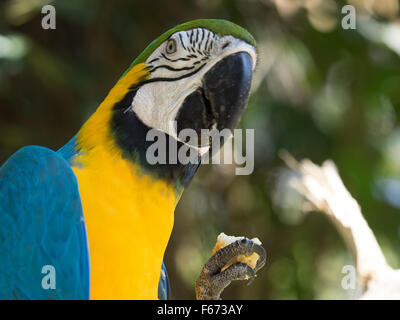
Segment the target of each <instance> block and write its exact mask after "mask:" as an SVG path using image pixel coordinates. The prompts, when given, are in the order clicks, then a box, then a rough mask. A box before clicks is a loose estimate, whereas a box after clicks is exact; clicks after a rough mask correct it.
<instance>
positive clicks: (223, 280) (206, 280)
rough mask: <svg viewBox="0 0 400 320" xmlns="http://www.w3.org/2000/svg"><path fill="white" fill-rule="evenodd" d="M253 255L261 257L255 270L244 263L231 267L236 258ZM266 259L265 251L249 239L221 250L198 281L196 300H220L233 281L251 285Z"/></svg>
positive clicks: (203, 270) (233, 243)
mask: <svg viewBox="0 0 400 320" xmlns="http://www.w3.org/2000/svg"><path fill="white" fill-rule="evenodd" d="M253 253H256V254H258V256H259V258H258V260H257V264H256V266H255V267H254V269H253V268H251V267H250V266H249V265H247V264H246V263H243V262H236V263H233V264H231V265H229V263H230V262H231V261H232V260H233V259H234V258H237V257H238V256H243V255H244V256H250V255H252V254H253ZM266 257H267V255H266V252H265V249H264V248H263V247H262V246H261V245H259V244H256V243H255V242H254V241H252V240H250V239H247V238H243V239H241V240H237V241H235V242H232V243H231V244H229V245H227V246H226V247H223V248H221V249H219V250H218V251H217V252H216V253H215V254H214V255H213V256H212V257H211V258H210V259H209V260H208V261H207V262H206V264H205V265H204V267H203V269H202V271H201V274H200V276H199V278H198V279H197V281H196V298H197V299H198V300H219V299H221V298H220V295H221V293H222V291H223V290H224V289H225V288H226V287H227V286H228V285H229V284H230V283H231V282H232V281H233V280H249V281H248V285H249V284H250V283H251V282H252V281H253V280H254V278H255V276H256V272H257V271H258V270H260V269H261V268H262V267H263V266H264V265H265V261H266ZM227 265H228V267H227V268H226V266H227ZM224 267H225V268H224Z"/></svg>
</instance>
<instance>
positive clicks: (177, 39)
mask: <svg viewBox="0 0 400 320" xmlns="http://www.w3.org/2000/svg"><path fill="white" fill-rule="evenodd" d="M255 47H256V44H255V41H254V39H253V37H252V36H251V35H250V34H249V33H248V32H247V31H246V30H245V29H243V28H241V27H239V26H237V25H235V24H233V23H231V22H228V21H225V20H214V19H212V20H211V19H210V20H208V19H202V20H195V21H191V22H187V23H184V24H181V25H179V26H176V27H174V28H172V29H171V30H169V31H167V32H165V33H164V34H162V35H161V36H160V37H159V38H157V39H156V40H154V41H153V42H152V43H150V45H149V46H148V47H147V48H146V49H145V50H144V51H143V52H142V53H141V54H140V55H139V56H138V57H137V58H136V59H135V60H134V62H133V63H132V64H131V66H130V67H129V69H128V70H127V71H126V72H125V73H124V74H123V75H122V77H121V78H120V79H119V81H118V82H117V84H116V85H115V86H114V87H113V88H112V89H111V91H110V92H109V94H108V95H107V96H106V98H105V100H104V101H103V102H102V103H101V104H100V106H99V107H98V109H97V111H96V112H95V113H94V114H93V115H92V116H91V117H90V118H89V119H88V120H87V121H86V123H84V125H83V126H82V127H81V129H80V130H79V132H78V133H77V134H76V135H75V136H74V137H73V138H72V139H71V140H70V141H69V142H68V143H67V144H66V145H65V146H63V147H62V148H61V149H59V150H58V151H52V150H50V149H47V148H44V147H40V146H28V147H24V148H22V149H20V150H19V151H17V152H16V153H15V154H13V155H12V156H11V157H10V158H9V159H8V160H7V161H6V162H5V163H4V165H3V166H2V167H1V169H0V299H157V298H165V297H166V290H165V287H166V280H165V277H164V274H165V267H164V265H163V256H164V252H165V249H166V246H167V243H168V240H169V237H170V235H171V231H172V227H173V223H174V210H175V207H176V204H177V202H178V200H179V198H180V196H181V194H182V192H183V190H184V188H185V186H186V185H187V184H188V183H189V181H190V180H191V179H192V177H193V175H194V174H195V172H196V170H197V168H198V164H192V163H189V164H179V163H177V164H155V165H151V164H150V163H149V162H148V161H147V160H146V150H147V148H148V147H149V145H150V144H151V143H152V142H149V141H147V139H146V135H147V133H148V132H149V130H152V129H155V130H159V131H161V132H164V133H167V134H168V135H169V136H170V137H173V138H174V139H176V140H177V143H179V144H180V145H182V144H185V143H186V142H185V141H180V140H179V137H178V135H177V130H178V129H183V128H191V129H193V130H195V131H196V132H200V130H201V129H210V128H216V129H224V128H230V129H232V128H234V127H235V126H236V124H237V122H238V121H239V119H240V116H241V114H242V112H243V110H244V108H245V106H246V104H247V99H248V96H249V91H250V86H251V79H252V73H253V71H254V68H255V65H256V59H257V54H256V49H255ZM174 122H175V123H176V124H177V125H176V126H173V125H171V123H174ZM190 147H191V148H194V149H195V150H197V151H199V150H200V149H201V147H202V146H198V145H191V146H190ZM199 152H200V151H199ZM48 265H50V266H52V267H54V270H55V279H56V282H55V287H54V288H50V289H49V288H44V287H43V284H42V280H43V277H44V276H45V274H43V273H42V269H43V267H44V266H48ZM160 273H161V274H162V275H163V276H162V277H161V278H160Z"/></svg>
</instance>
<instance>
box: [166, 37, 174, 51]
mask: <svg viewBox="0 0 400 320" xmlns="http://www.w3.org/2000/svg"><path fill="white" fill-rule="evenodd" d="M165 51H166V52H167V53H168V54H172V53H175V52H176V41H175V40H174V39H169V40H168V42H167V47H166V49H165Z"/></svg>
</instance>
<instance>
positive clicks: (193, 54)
mask: <svg viewBox="0 0 400 320" xmlns="http://www.w3.org/2000/svg"><path fill="white" fill-rule="evenodd" d="M256 62H257V53H256V43H255V40H254V38H253V37H252V36H251V34H250V33H249V32H248V31H246V30H245V29H243V28H242V27H240V26H238V25H236V24H234V23H232V22H229V21H226V20H218V19H201V20H194V21H190V22H187V23H184V24H181V25H178V26H176V27H174V28H172V29H170V30H168V31H167V32H165V33H164V34H162V35H161V36H160V37H158V38H157V39H156V40H154V41H153V42H151V43H150V44H149V45H148V46H147V48H146V49H145V50H144V51H143V52H142V53H141V54H140V55H139V56H138V57H137V58H136V59H135V60H134V61H133V63H132V64H131V66H130V67H129V68H128V69H127V70H126V71H125V73H124V74H123V75H122V77H121V78H120V79H119V80H118V82H117V84H116V85H115V86H114V87H113V89H112V90H111V91H110V93H109V94H108V95H107V97H106V99H105V100H104V101H103V103H102V104H101V105H100V106H99V108H98V110H97V111H96V112H95V113H94V114H93V115H92V117H91V118H90V119H89V120H88V121H87V122H86V123H85V125H84V126H83V127H82V128H81V130H80V132H79V134H78V136H77V142H78V150H79V153H80V154H88V155H89V156H90V154H93V155H95V154H96V155H97V154H98V153H96V152H94V151H95V150H96V149H99V148H98V147H99V146H101V145H103V146H104V145H108V146H109V147H105V149H107V150H110V151H109V152H110V153H114V154H115V151H119V152H120V153H122V156H123V158H124V159H131V160H132V161H133V162H135V163H139V164H140V165H141V167H143V168H144V169H146V170H147V169H148V170H147V171H151V173H155V174H156V176H158V177H159V178H162V179H164V180H168V181H172V182H173V181H177V180H178V181H180V184H182V185H186V184H187V182H188V181H190V179H191V177H192V176H193V174H194V172H195V171H196V169H197V167H198V164H197V165H193V166H190V165H189V166H188V165H182V164H179V163H178V164H170V163H168V164H166V165H157V166H155V165H150V164H149V163H148V161H147V159H146V156H145V155H146V151H147V150H148V149H149V146H150V145H151V144H152V142H149V141H147V139H146V138H147V134H148V133H149V131H150V130H153V129H155V130H157V131H158V132H163V133H165V134H167V135H168V136H169V137H172V138H173V139H175V140H176V142H177V144H181V145H183V144H186V146H188V147H190V148H191V149H195V151H196V152H197V153H198V154H199V155H202V154H203V152H204V150H205V149H209V147H210V139H206V141H203V140H204V139H201V134H202V129H208V130H211V129H217V130H219V131H221V130H223V129H233V128H234V127H235V126H236V125H237V123H238V122H239V120H240V117H241V115H242V113H243V111H244V109H245V107H246V104H247V100H248V97H249V92H250V86H251V80H252V74H253V71H254V68H255V66H256ZM105 123H106V124H108V125H104V124H105ZM182 129H191V130H192V132H195V133H196V135H198V137H200V138H199V139H197V142H196V143H194V142H193V143H191V142H190V141H186V140H185V141H184V140H181V139H180V138H179V132H180V131H181V130H182ZM96 147H97V148H96ZM90 150H92V151H90ZM213 151H214V150H213ZM215 151H216V150H215ZM168 152H170V151H167V153H168ZM96 161H97V160H96Z"/></svg>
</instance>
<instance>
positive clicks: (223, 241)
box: [212, 232, 261, 271]
mask: <svg viewBox="0 0 400 320" xmlns="http://www.w3.org/2000/svg"><path fill="white" fill-rule="evenodd" d="M244 238H245V237H235V236H227V235H226V234H225V233H223V232H222V233H220V234H219V236H218V237H217V243H216V244H215V247H214V249H213V251H212V255H214V254H215V253H216V252H217V251H218V250H219V249H221V248H223V247H226V246H227V245H228V244H231V243H232V242H235V241H237V240H241V239H244ZM251 240H252V241H253V242H254V243H256V244H260V245H261V241H260V240H259V239H258V238H253V239H251ZM258 258H260V256H259V255H258V254H257V253H255V252H254V253H253V254H252V255H250V256H245V255H239V256H237V257H235V258H233V259H232V260H231V261H229V262H228V263H227V264H226V265H225V266H224V267H223V268H222V269H221V271H224V270H225V269H226V268H228V267H229V266H231V265H232V264H234V263H237V262H242V263H245V264H247V265H248V266H249V267H250V268H252V269H254V268H255V267H256V264H257V260H258Z"/></svg>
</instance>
